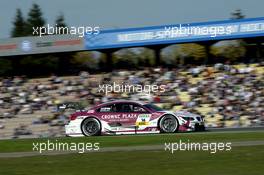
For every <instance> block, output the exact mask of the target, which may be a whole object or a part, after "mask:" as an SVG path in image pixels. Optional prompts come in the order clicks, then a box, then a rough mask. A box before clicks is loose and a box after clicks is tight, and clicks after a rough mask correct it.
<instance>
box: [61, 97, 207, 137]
mask: <svg viewBox="0 0 264 175" xmlns="http://www.w3.org/2000/svg"><path fill="white" fill-rule="evenodd" d="M203 130H205V126H204V119H203V118H202V117H201V116H200V115H196V114H193V113H189V112H185V111H178V112H170V111H165V110H163V109H161V108H159V107H158V106H156V105H154V104H151V103H140V102H135V101H125V100H122V101H111V102H108V103H103V104H100V105H97V106H94V107H92V108H91V109H89V110H80V111H77V112H75V113H73V114H71V116H70V121H69V123H68V124H67V125H65V131H66V135H67V136H72V137H74V136H95V135H120V134H144V133H174V132H178V131H203Z"/></svg>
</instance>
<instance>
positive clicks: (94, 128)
mask: <svg viewBox="0 0 264 175" xmlns="http://www.w3.org/2000/svg"><path fill="white" fill-rule="evenodd" d="M81 129H82V133H83V134H84V135H85V136H96V135H100V134H101V124H100V122H99V121H98V120H97V119H95V118H87V119H85V120H84V121H83V122H82V124H81Z"/></svg>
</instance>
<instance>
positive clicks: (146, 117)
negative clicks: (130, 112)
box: [136, 114, 151, 126]
mask: <svg viewBox="0 0 264 175" xmlns="http://www.w3.org/2000/svg"><path fill="white" fill-rule="evenodd" d="M150 117H151V114H140V115H138V118H137V121H136V126H142V125H149V121H150Z"/></svg>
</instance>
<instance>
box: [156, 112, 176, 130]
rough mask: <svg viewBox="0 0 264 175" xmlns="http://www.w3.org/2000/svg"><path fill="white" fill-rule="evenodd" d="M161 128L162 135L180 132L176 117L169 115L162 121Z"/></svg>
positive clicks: (160, 122)
mask: <svg viewBox="0 0 264 175" xmlns="http://www.w3.org/2000/svg"><path fill="white" fill-rule="evenodd" d="M159 128H160V131H161V132H162V133H173V132H176V131H178V128H179V122H178V120H177V119H176V117H175V116H173V115H170V114H167V115H164V116H163V117H162V118H161V119H160V121H159Z"/></svg>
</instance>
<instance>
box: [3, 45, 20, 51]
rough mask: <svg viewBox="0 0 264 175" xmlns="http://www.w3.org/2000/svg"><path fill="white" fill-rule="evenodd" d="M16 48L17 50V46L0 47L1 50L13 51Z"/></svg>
mask: <svg viewBox="0 0 264 175" xmlns="http://www.w3.org/2000/svg"><path fill="white" fill-rule="evenodd" d="M16 48H17V45H16V44H5V45H0V50H12V49H16Z"/></svg>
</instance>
